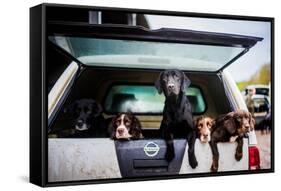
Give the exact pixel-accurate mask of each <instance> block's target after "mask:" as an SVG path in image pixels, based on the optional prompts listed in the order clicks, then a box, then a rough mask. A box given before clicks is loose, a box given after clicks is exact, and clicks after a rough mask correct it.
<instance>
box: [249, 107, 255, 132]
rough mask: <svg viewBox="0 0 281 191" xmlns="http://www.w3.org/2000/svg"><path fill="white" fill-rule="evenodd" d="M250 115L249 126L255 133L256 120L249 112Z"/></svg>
mask: <svg viewBox="0 0 281 191" xmlns="http://www.w3.org/2000/svg"><path fill="white" fill-rule="evenodd" d="M248 114H249V124H250V131H253V130H254V128H255V123H256V122H255V119H254V118H253V116H252V114H251V113H250V112H248Z"/></svg>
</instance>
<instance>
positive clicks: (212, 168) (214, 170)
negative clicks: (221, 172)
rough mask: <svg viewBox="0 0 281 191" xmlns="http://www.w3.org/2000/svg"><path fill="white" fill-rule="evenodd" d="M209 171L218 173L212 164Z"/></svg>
mask: <svg viewBox="0 0 281 191" xmlns="http://www.w3.org/2000/svg"><path fill="white" fill-rule="evenodd" d="M210 170H211V172H218V167H217V166H215V165H213V164H212V166H211V169H210Z"/></svg>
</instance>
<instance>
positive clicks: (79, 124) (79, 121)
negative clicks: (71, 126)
mask: <svg viewBox="0 0 281 191" xmlns="http://www.w3.org/2000/svg"><path fill="white" fill-rule="evenodd" d="M77 126H78V127H81V126H83V120H81V119H80V120H78V121H77Z"/></svg>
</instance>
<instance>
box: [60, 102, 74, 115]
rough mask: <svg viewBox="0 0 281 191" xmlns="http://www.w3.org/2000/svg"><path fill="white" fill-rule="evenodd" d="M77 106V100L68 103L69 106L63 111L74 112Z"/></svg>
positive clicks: (66, 112)
mask: <svg viewBox="0 0 281 191" xmlns="http://www.w3.org/2000/svg"><path fill="white" fill-rule="evenodd" d="M76 106H77V102H76V101H75V102H73V103H71V104H70V105H68V106H67V107H65V108H64V110H63V113H65V114H74V111H75V108H76Z"/></svg>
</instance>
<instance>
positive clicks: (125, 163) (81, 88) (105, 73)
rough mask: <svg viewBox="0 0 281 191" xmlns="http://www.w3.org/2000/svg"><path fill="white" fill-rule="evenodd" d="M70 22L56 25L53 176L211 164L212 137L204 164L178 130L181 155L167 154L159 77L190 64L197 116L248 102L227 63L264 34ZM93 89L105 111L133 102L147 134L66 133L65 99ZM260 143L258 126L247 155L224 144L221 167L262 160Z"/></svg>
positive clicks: (51, 73)
mask: <svg viewBox="0 0 281 191" xmlns="http://www.w3.org/2000/svg"><path fill="white" fill-rule="evenodd" d="M62 24H63V23H60V25H56V23H54V24H53V26H52V27H51V29H49V30H50V31H49V37H48V40H49V41H48V47H47V49H48V51H47V52H48V54H49V55H47V65H48V67H49V68H47V70H48V80H49V81H48V82H49V84H48V89H49V96H48V111H49V115H48V116H49V118H48V123H49V140H48V149H49V152H48V157H49V158H48V164H49V165H48V168H49V169H48V180H49V181H50V182H52V181H69V180H86V179H100V178H119V177H144V176H146V177H148V176H162V175H177V174H189V173H201V172H204V173H205V172H210V167H211V162H212V156H211V151H210V148H209V145H208V144H201V143H200V142H199V141H198V140H197V141H196V146H195V154H196V157H197V160H198V163H199V166H198V167H197V168H196V169H191V167H190V166H189V165H188V159H187V154H186V153H187V152H186V150H187V144H186V141H185V139H179V138H177V137H175V149H176V151H175V153H176V158H175V159H174V160H173V161H172V162H170V163H167V162H166V160H165V159H164V153H165V150H166V145H165V142H164V141H163V140H162V138H161V136H160V135H159V131H158V129H159V127H160V122H161V120H162V114H161V112H162V109H163V102H164V96H163V95H159V94H158V93H157V91H156V89H155V88H154V82H155V80H156V79H157V77H158V75H159V73H160V72H161V71H163V70H165V69H169V68H175V67H176V68H178V69H181V70H183V71H184V72H185V73H186V75H187V76H188V77H189V78H190V80H191V82H192V84H191V88H189V89H188V91H187V92H186V96H188V98H189V100H190V102H191V104H192V105H193V115H194V117H195V118H196V117H197V116H199V115H202V114H204V115H208V116H212V117H216V116H218V115H220V114H225V113H228V112H230V111H233V110H236V109H244V110H247V108H246V105H245V102H244V100H243V97H242V95H241V94H240V92H239V90H238V88H237V86H236V84H235V82H234V80H233V79H232V77H231V75H230V74H229V73H228V72H227V71H226V70H225V68H226V67H227V66H228V65H230V64H231V63H233V62H234V61H235V60H236V59H237V58H238V57H240V56H242V55H243V54H245V53H246V52H247V51H248V50H249V49H250V48H251V47H252V46H254V45H255V44H256V43H257V42H258V41H260V40H262V39H261V38H257V37H249V36H239V35H232V34H220V33H210V32H200V31H189V30H179V29H159V30H154V31H150V30H146V29H144V28H141V27H128V26H120V25H118V26H116V25H95V26H94V29H95V30H92V29H93V26H90V25H79V26H77V25H72V24H69V23H67V24H65V25H62ZM69 32H70V33H71V34H70V33H69ZM60 34H63V35H60ZM120 39H122V40H120ZM58 65H59V66H58ZM58 68H60V70H58ZM65 68H66V69H65ZM59 71H60V72H61V73H59ZM89 97H90V98H93V99H95V100H97V101H98V102H100V103H101V104H102V105H103V108H104V110H105V111H104V116H105V118H109V117H111V116H113V115H114V114H116V112H120V111H128V110H131V111H132V112H133V113H134V114H135V115H137V117H138V118H139V119H140V122H141V124H142V127H143V131H144V137H145V139H143V140H136V141H127V142H124V141H112V140H110V139H109V138H108V137H105V138H91V139H69V138H60V134H61V132H64V133H63V134H64V135H65V134H71V132H72V130H71V129H72V127H70V126H68V125H67V124H66V123H65V121H64V120H63V112H62V111H63V108H64V106H66V105H68V104H70V103H71V102H73V101H74V100H76V99H80V98H89ZM256 144H257V142H256V137H255V133H254V132H251V133H250V134H249V137H248V138H245V140H244V147H243V154H244V156H243V158H242V160H241V161H239V162H237V161H236V160H235V159H234V153H235V148H236V144H235V143H223V144H219V151H220V164H219V167H220V168H219V171H238V170H249V169H250V170H251V169H257V168H259V163H260V161H259V151H258V149H257V147H256Z"/></svg>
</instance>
